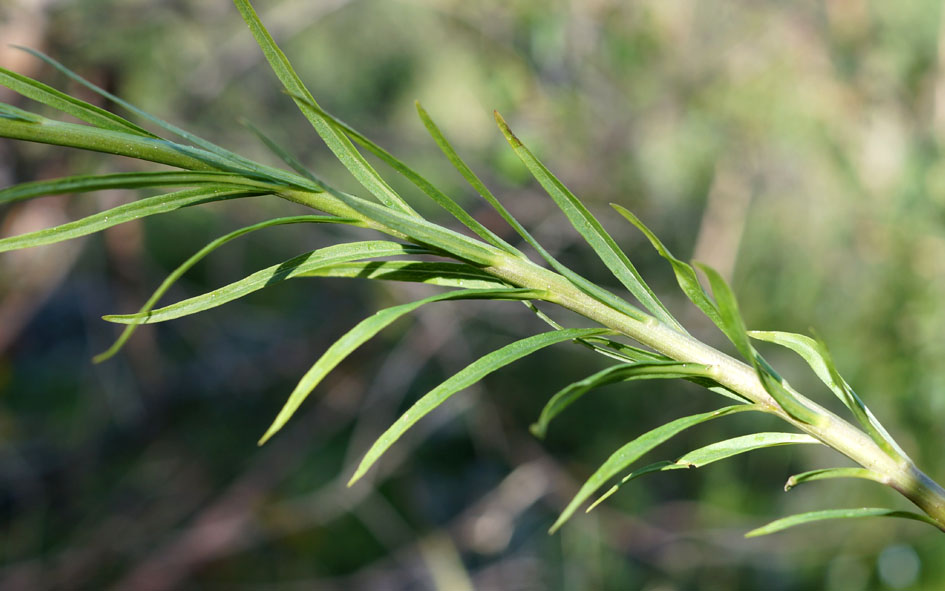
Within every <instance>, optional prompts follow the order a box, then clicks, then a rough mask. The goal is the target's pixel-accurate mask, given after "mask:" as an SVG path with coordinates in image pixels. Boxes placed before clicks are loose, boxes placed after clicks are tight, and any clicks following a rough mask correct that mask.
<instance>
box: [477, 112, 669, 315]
mask: <svg viewBox="0 0 945 591" xmlns="http://www.w3.org/2000/svg"><path fill="white" fill-rule="evenodd" d="M495 120H496V122H497V123H498V124H499V129H501V130H502V133H503V134H505V138H506V139H507V140H508V142H509V144H510V145H511V146H512V149H513V150H514V151H515V153H516V154H517V155H518V157H519V158H520V159H521V160H522V162H523V163H524V164H525V166H526V168H528V170H529V172H531V173H532V175H533V176H534V177H535V178H536V179H537V180H538V182H539V183H540V184H541V186H542V187H544V189H545V191H546V192H547V193H548V195H550V196H551V198H552V199H553V200H554V202H555V203H556V204H557V205H558V207H559V208H560V209H561V211H563V212H564V214H565V216H567V218H568V220H569V221H570V222H571V225H573V226H574V228H575V229H576V230H577V231H578V233H579V234H580V235H581V236H582V237H583V238H584V240H586V241H587V243H588V244H589V245H590V246H591V248H593V249H594V252H596V253H597V256H599V257H600V259H601V261H603V262H604V264H605V265H606V266H607V268H608V269H610V272H611V273H613V274H614V277H616V278H617V279H618V280H619V281H620V283H622V284H623V286H624V287H626V288H627V290H628V291H629V292H630V293H632V294H633V296H634V297H635V298H637V300H639V301H640V303H641V304H643V306H644V307H645V308H646V309H647V310H649V311H650V312H651V313H652V314H653V315H654V316H656V317H657V318H658V319H659V320H660V321H662V322H664V323H665V324H667V325H668V326H670V327H672V328H674V329H676V330H677V331H679V332H682V333H685V332H686V330H685V329H684V328H683V327H682V325H681V324H679V322H678V321H677V320H676V319H675V318H673V315H672V314H670V313H669V310H667V309H666V306H664V305H663V303H662V302H660V301H659V299H658V298H657V297H656V294H655V293H653V290H652V289H650V286H649V285H647V284H646V282H645V281H644V280H643V277H641V276H640V273H638V272H637V270H636V267H634V266H633V263H631V262H630V259H629V258H627V255H626V254H624V252H623V251H622V250H621V249H620V247H619V246H617V243H616V242H615V241H614V239H613V238H612V237H611V236H610V234H608V233H607V230H605V229H604V227H603V226H602V225H601V224H600V222H599V221H597V218H595V217H594V216H593V214H591V212H590V211H589V210H588V209H587V208H586V207H584V204H583V203H581V201H580V200H579V199H578V198H577V197H575V196H574V194H573V193H571V191H570V190H569V189H568V188H567V187H565V186H564V184H563V183H562V182H561V181H560V180H558V178H557V177H556V176H555V175H553V174H552V173H551V171H550V170H548V169H547V168H546V167H545V165H544V164H542V163H541V161H539V160H538V158H536V157H535V155H534V154H532V152H531V150H529V149H528V148H527V147H526V146H525V145H524V144H523V143H522V142H521V140H519V139H518V138H517V137H516V136H515V134H514V133H512V130H511V129H509V126H508V124H507V123H506V122H505V119H503V118H502V115H499V112H498V111H496V112H495Z"/></svg>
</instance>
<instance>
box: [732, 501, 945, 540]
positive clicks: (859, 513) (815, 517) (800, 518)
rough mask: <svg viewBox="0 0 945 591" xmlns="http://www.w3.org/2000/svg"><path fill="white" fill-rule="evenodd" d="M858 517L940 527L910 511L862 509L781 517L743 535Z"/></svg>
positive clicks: (756, 534)
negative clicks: (906, 521) (893, 518)
mask: <svg viewBox="0 0 945 591" xmlns="http://www.w3.org/2000/svg"><path fill="white" fill-rule="evenodd" d="M860 517H899V518H902V519H912V520H915V521H922V522H925V523H928V524H929V525H932V526H934V527H937V528H939V529H941V526H940V525H939V524H938V523H936V522H935V520H934V519H932V518H931V517H928V516H927V515H920V514H918V513H913V512H911V511H895V510H893V509H883V508H879V507H864V508H862V509H827V510H825V511H811V512H810V513H799V514H797V515H791V516H790V517H782V518H781V519H777V520H775V521H772V522H771V523H769V524H767V525H764V526H762V527H759V528H757V529H753V530H751V531H750V532H748V533H747V534H745V537H746V538H754V537H756V536H764V535H768V534H773V533H775V532H779V531H781V530H785V529H787V528H789V527H794V526H795V525H803V524H805V523H812V522H814V521H823V520H825V519H857V518H860Z"/></svg>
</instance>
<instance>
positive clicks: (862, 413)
mask: <svg viewBox="0 0 945 591" xmlns="http://www.w3.org/2000/svg"><path fill="white" fill-rule="evenodd" d="M748 336H750V337H752V338H754V339H758V340H759V341H766V342H769V343H774V344H776V345H781V346H782V347H786V348H788V349H790V350H792V351H794V352H795V353H797V354H798V355H800V356H801V357H802V358H803V359H804V361H806V362H807V365H809V366H810V368H811V370H813V372H814V373H815V374H816V375H817V377H818V378H820V381H822V382H823V383H824V384H825V385H826V386H827V387H828V388H830V390H831V391H832V392H833V393H834V394H835V395H836V396H837V398H839V399H840V401H841V402H843V404H844V405H845V406H846V407H847V408H848V409H850V412H851V413H853V416H854V417H856V420H857V421H858V422H859V423H860V425H862V426H863V428H864V429H865V430H866V432H867V433H868V434H869V436H870V437H871V438H872V439H873V441H875V442H876V444H877V445H879V446H880V447H881V448H882V449H883V451H885V452H886V453H887V454H888V455H889V456H890V457H893V458H896V457H902V458H908V456H907V455H906V452H905V451H903V449H902V448H901V447H899V444H898V443H896V440H895V439H893V437H892V435H890V434H889V432H888V431H886V429H885V427H883V425H882V424H881V423H880V422H879V420H878V419H877V418H876V417H875V416H874V415H873V413H872V412H870V409H869V408H867V406H866V404H864V403H863V400H861V399H860V397H859V396H857V394H856V392H854V391H853V388H851V387H850V384H848V383H847V381H846V380H844V379H843V378H842V377H841V376H840V373H839V372H838V371H837V368H836V365H834V362H833V359H832V358H831V356H830V352H829V351H828V349H827V346H826V345H825V344H824V343H823V342H822V341H819V340H814V339H812V338H810V337H807V336H804V335H801V334H796V333H791V332H778V331H750V332H749V333H748Z"/></svg>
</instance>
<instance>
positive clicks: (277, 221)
mask: <svg viewBox="0 0 945 591" xmlns="http://www.w3.org/2000/svg"><path fill="white" fill-rule="evenodd" d="M356 222H357V220H347V219H344V218H337V217H333V216H323V215H299V216H293V217H285V218H274V219H271V220H266V221H263V222H259V223H258V224H252V225H250V226H245V227H243V228H239V229H238V230H233V231H232V232H230V233H228V234H225V235H223V236H221V237H219V238H217V239H216V240H214V241H212V242H210V243H209V244H207V245H206V246H204V247H203V248H201V249H200V250H199V251H197V252H196V253H194V254H193V255H192V256H191V257H190V258H189V259H187V260H186V261H184V262H183V263H181V264H180V265H179V266H178V267H177V268H176V269H174V271H173V272H172V273H171V274H170V275H168V276H167V278H166V279H165V280H164V282H163V283H161V285H160V286H159V287H158V288H157V289H156V290H155V291H154V293H153V294H151V297H150V298H148V301H147V302H145V304H144V305H143V306H142V307H141V309H140V310H138V312H137V313H136V314H135V316H138V317H141V316H146V315H147V314H148V313H149V312H150V311H151V309H152V308H153V307H154V305H155V304H156V303H157V302H158V300H160V299H161V296H163V295H164V294H165V293H167V290H169V289H170V288H171V286H172V285H174V282H176V281H177V280H178V279H180V278H181V276H183V274H184V273H186V272H187V270H188V269H190V268H191V267H193V266H194V265H196V264H197V263H198V262H200V261H201V260H202V259H203V258H204V257H206V256H207V255H208V254H210V253H211V252H213V251H214V250H216V249H218V248H220V247H221V246H223V245H224V244H226V243H227V242H229V241H231V240H234V239H236V238H239V237H240V236H243V235H244V234H249V233H250V232H255V231H256V230H262V229H263V228H269V227H271V226H282V225H286V224H350V223H356ZM137 327H138V325H137V324H129V325H128V326H126V327H125V330H124V331H122V333H121V335H119V337H118V338H117V339H116V340H115V342H114V343H113V344H112V346H111V347H109V348H108V350H107V351H105V352H103V353H99V354H98V355H96V356H95V357H93V358H92V360H93V361H94V362H95V363H101V362H102V361H105V360H106V359H109V358H110V357H112V356H114V355H115V353H117V352H118V351H119V350H120V349H121V347H122V346H123V345H124V344H125V343H126V342H127V341H128V339H129V338H131V335H132V333H133V332H134V331H135V329H136V328H137Z"/></svg>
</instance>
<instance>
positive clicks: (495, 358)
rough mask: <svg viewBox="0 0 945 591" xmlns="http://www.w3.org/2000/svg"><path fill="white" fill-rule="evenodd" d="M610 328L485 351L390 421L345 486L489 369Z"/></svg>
mask: <svg viewBox="0 0 945 591" xmlns="http://www.w3.org/2000/svg"><path fill="white" fill-rule="evenodd" d="M610 332H612V331H610V330H607V329H596V328H583V329H578V328H573V329H565V330H556V331H552V332H546V333H542V334H538V335H534V336H531V337H528V338H525V339H522V340H520V341H516V342H514V343H512V344H510V345H506V346H505V347H502V348H501V349H498V350H496V351H493V352H492V353H489V354H488V355H486V356H484V357H481V358H480V359H478V360H476V361H474V362H473V363H472V364H470V365H468V366H466V368H464V369H462V370H461V371H459V372H458V373H457V374H455V375H453V376H452V377H451V378H449V379H447V380H446V381H445V382H443V383H442V384H440V385H439V386H437V387H436V388H434V389H433V390H431V391H430V392H428V393H427V394H425V395H424V396H423V397H422V398H421V399H420V400H418V401H417V402H416V403H414V405H413V406H411V407H410V409H409V410H407V412H405V413H404V414H402V415H401V416H400V418H399V419H397V421H396V422H395V423H394V424H393V425H391V427H390V428H389V429H387V431H385V432H384V434H383V435H381V436H380V438H378V440H377V441H376V442H375V443H374V445H372V446H371V448H370V449H369V450H368V452H367V454H365V456H364V459H363V460H361V463H360V464H359V465H358V469H357V470H356V471H355V473H354V476H352V477H351V480H350V481H348V486H351V485H352V484H354V483H355V482H357V481H358V479H360V478H361V477H362V476H364V474H365V472H367V471H368V470H369V469H370V468H371V466H373V465H374V463H375V462H377V460H378V459H379V458H380V457H381V455H383V454H384V452H385V451H387V449H388V448H389V447H390V446H391V445H393V444H394V442H395V441H397V440H398V439H399V438H400V437H401V435H403V434H404V432H406V431H407V429H409V428H410V427H411V426H412V425H413V424H414V423H416V422H417V421H419V420H420V419H421V418H423V417H424V416H426V415H427V414H429V413H430V412H431V411H432V410H433V409H435V408H436V407H438V406H439V405H441V404H443V403H444V402H445V401H446V400H447V399H448V398H449V397H450V396H452V395H453V394H455V393H456V392H459V391H460V390H464V389H466V388H468V387H469V386H472V385H473V384H475V383H476V382H478V381H479V380H481V379H482V378H484V377H485V376H487V375H489V374H490V373H492V372H494V371H496V370H497V369H500V368H502V367H505V366H506V365H508V364H510V363H512V362H513V361H516V360H518V359H521V358H522V357H525V356H526V355H530V354H532V353H534V352H535V351H538V350H539V349H542V348H544V347H547V346H550V345H553V344H555V343H560V342H562V341H569V340H574V339H579V338H586V337H590V336H595V335H601V334H606V333H610Z"/></svg>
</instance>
